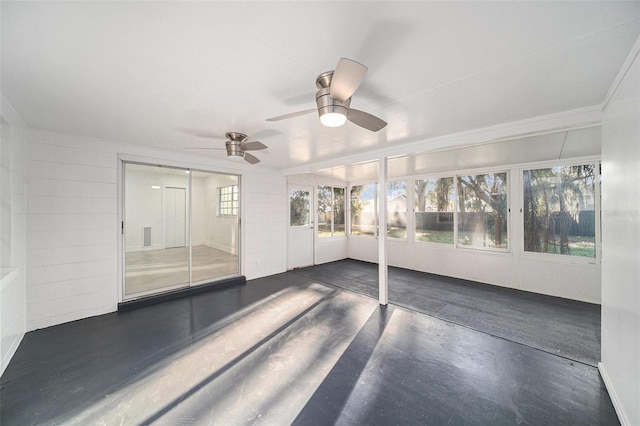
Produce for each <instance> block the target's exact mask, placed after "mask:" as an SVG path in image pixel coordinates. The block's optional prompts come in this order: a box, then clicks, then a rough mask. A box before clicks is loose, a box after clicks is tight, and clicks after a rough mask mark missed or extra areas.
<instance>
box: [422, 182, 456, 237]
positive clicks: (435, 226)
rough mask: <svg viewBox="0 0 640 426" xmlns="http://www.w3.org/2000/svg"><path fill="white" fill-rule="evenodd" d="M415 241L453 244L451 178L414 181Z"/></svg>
mask: <svg viewBox="0 0 640 426" xmlns="http://www.w3.org/2000/svg"><path fill="white" fill-rule="evenodd" d="M415 192H416V195H415V197H416V201H415V207H416V209H415V231H416V237H415V238H416V241H424V242H429V243H444V244H453V214H454V212H453V210H454V209H453V201H454V198H453V197H454V195H453V194H454V193H453V177H445V178H428V179H419V180H416V181H415Z"/></svg>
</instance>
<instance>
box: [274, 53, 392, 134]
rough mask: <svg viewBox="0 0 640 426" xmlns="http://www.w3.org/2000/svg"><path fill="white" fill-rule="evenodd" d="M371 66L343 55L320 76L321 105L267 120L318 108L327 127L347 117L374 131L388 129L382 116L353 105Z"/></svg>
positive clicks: (319, 98) (342, 121) (300, 113)
mask: <svg viewBox="0 0 640 426" xmlns="http://www.w3.org/2000/svg"><path fill="white" fill-rule="evenodd" d="M367 69H368V68H367V67H365V66H364V65H362V64H360V63H358V62H356V61H353V60H351V59H347V58H340V61H338V65H336V69H335V70H333V71H327V72H323V73H322V74H320V75H319V76H318V77H317V78H316V87H317V88H318V89H319V90H318V92H316V105H317V108H314V109H308V110H305V111H298V112H292V113H289V114H285V115H280V116H277V117H271V118H267V121H280V120H286V119H288V118H293V117H297V116H299V115H304V114H310V113H312V112H314V111H317V112H318V114H319V115H320V122H321V123H322V124H323V125H325V126H327V127H338V126H342V125H343V124H344V123H346V121H347V120H349V121H351V122H352V123H354V124H357V125H358V126H360V127H363V128H365V129H367V130H371V131H372V132H377V131H379V130H381V129H382V128H384V127H385V126H386V125H387V123H386V122H385V121H384V120H381V119H380V118H378V117H376V116H374V115H371V114H369V113H367V112H364V111H360V110H358V109H355V108H349V105H350V104H351V96H353V94H354V93H355V91H356V90H358V87H360V84H361V83H362V81H363V80H364V75H365V74H366V73H367Z"/></svg>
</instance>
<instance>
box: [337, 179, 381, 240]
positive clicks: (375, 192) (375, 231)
mask: <svg viewBox="0 0 640 426" xmlns="http://www.w3.org/2000/svg"><path fill="white" fill-rule="evenodd" d="M367 185H373V186H374V190H373V211H374V214H373V228H374V229H373V235H358V234H353V233H352V232H351V229H352V227H353V223H352V222H353V221H352V220H351V190H352V189H353V187H354V186H367ZM347 191H348V192H347V194H345V202H346V200H347V196H348V197H349V198H348V204H347V207H348V210H347V215H346V217H348V218H349V219H348V220H349V222H348V223H347V224H345V225H346V226H347V228H348V229H347V232H346V235H347V236H348V237H355V238H378V233H379V227H378V222H379V218H378V181H377V180H374V181H371V180H364V181H356V182H351V183H349V186H348V187H347Z"/></svg>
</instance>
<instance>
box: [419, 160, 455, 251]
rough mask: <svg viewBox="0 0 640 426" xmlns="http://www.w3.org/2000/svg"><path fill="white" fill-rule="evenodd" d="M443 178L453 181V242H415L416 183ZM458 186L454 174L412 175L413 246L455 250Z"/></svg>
mask: <svg viewBox="0 0 640 426" xmlns="http://www.w3.org/2000/svg"><path fill="white" fill-rule="evenodd" d="M444 178H451V179H453V211H452V213H453V242H452V243H451V244H448V243H436V242H434V241H418V240H416V235H417V234H416V221H415V214H416V199H417V196H418V195H417V194H416V181H418V180H426V179H444ZM457 187H458V186H457V185H456V174H455V173H454V174H448V173H445V174H443V173H437V174H427V175H414V176H412V177H411V194H412V204H411V205H412V208H411V213H412V217H413V218H412V221H413V225H412V230H411V232H412V234H413V235H412V240H411V241H412V243H414V244H419V245H426V246H431V247H434V248H435V247H438V248H446V249H452V250H453V249H455V248H456V241H457V240H458V215H457V212H456V200H457V198H458V188H457Z"/></svg>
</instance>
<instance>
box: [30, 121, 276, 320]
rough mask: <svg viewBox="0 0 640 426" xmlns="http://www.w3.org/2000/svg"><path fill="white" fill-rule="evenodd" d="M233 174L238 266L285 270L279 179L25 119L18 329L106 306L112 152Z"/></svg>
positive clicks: (112, 280)
mask: <svg viewBox="0 0 640 426" xmlns="http://www.w3.org/2000/svg"><path fill="white" fill-rule="evenodd" d="M119 155H120V156H121V157H123V158H125V157H126V158H125V159H127V160H130V161H140V162H155V163H165V164H168V165H176V166H181V167H190V168H196V169H204V170H212V169H213V170H216V171H220V172H224V173H237V174H241V175H242V177H243V185H244V194H243V197H244V198H243V200H244V204H243V205H244V208H245V210H246V212H245V213H244V217H245V219H244V222H243V225H244V226H243V238H244V241H243V242H244V245H243V252H242V253H241V258H242V273H243V274H244V275H246V276H247V278H248V279H252V278H257V277H260V276H265V275H270V274H274V273H278V272H283V271H284V270H285V258H286V234H285V232H284V225H283V224H284V222H285V219H284V218H285V217H286V199H285V198H284V195H283V194H285V193H286V190H285V188H286V179H285V178H284V177H283V176H281V175H280V174H279V173H277V172H275V171H273V170H269V169H265V168H260V167H256V166H253V167H252V166H250V165H248V164H247V165H246V166H245V165H244V164H238V163H234V162H231V161H225V160H221V161H215V160H208V159H205V158H202V157H195V156H191V155H188V154H182V153H176V152H168V151H159V150H152V149H148V148H142V147H136V146H132V145H126V144H119V143H114V142H106V141H98V140H92V139H87V138H83V137H77V136H72V135H66V134H59V133H53V132H48V131H42V130H36V129H30V130H29V132H28V145H27V161H28V165H27V175H28V179H29V185H28V189H27V231H28V236H27V253H28V254H27V256H28V257H27V277H28V279H27V330H34V329H37V328H43V327H47V326H50V325H54V324H60V323H63V322H67V321H72V320H76V319H80V318H85V317H89V316H93V315H100V314H104V313H107V312H113V311H115V310H116V307H117V303H118V301H119V288H118V286H119V284H118V282H119V272H118V268H119V263H118V252H119V248H120V242H121V236H120V233H119V221H120V217H119V216H120V214H119V207H118V206H119V202H118V180H119V179H118V161H119V160H118V156H119Z"/></svg>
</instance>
